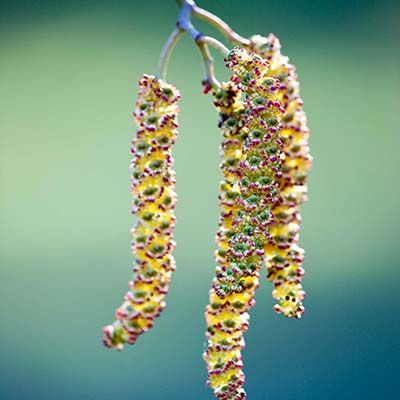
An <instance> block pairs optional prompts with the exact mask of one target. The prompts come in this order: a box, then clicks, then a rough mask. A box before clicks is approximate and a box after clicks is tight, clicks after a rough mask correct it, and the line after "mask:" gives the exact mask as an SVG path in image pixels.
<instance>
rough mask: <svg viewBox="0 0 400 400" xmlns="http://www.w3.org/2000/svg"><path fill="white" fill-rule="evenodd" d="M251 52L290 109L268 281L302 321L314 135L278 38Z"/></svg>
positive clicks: (256, 44) (281, 309)
mask: <svg viewBox="0 0 400 400" xmlns="http://www.w3.org/2000/svg"><path fill="white" fill-rule="evenodd" d="M250 49H251V50H252V51H254V52H256V53H257V54H259V55H260V56H261V57H263V58H264V59H266V60H268V61H269V62H270V68H271V72H272V74H273V75H274V76H276V77H277V78H278V79H279V80H280V82H281V84H280V90H279V99H280V101H281V103H282V106H283V107H284V109H285V112H284V115H283V118H282V129H281V131H280V137H281V140H282V142H283V151H284V155H285V157H284V160H283V163H282V172H283V175H282V177H281V178H279V179H278V182H279V192H280V194H279V196H278V197H277V201H276V203H275V205H274V206H273V207H272V213H273V215H274V221H273V223H272V224H271V225H270V227H269V231H270V234H271V241H270V243H269V246H268V247H267V248H266V266H267V271H268V279H269V280H270V281H271V282H273V284H274V286H275V289H274V290H273V293H272V294H273V297H274V298H275V299H276V300H277V301H278V304H276V305H275V307H274V309H275V311H276V312H277V313H282V314H283V315H285V316H286V317H295V318H300V317H301V315H302V314H303V312H304V307H303V304H302V301H303V298H304V295H305V292H304V290H303V288H302V285H301V280H302V277H303V275H304V269H303V267H302V263H303V261H304V250H303V249H302V248H301V247H299V245H298V243H299V231H300V223H301V216H300V205H301V204H302V203H304V202H305V201H306V200H307V175H308V172H309V170H310V168H311V163H312V157H311V156H310V154H309V146H308V137H309V129H308V127H307V119H306V115H305V113H304V110H303V101H302V99H301V97H300V93H299V92H300V86H299V83H298V80H297V74H296V68H295V66H294V65H292V64H290V63H289V59H288V57H285V56H283V55H282V53H281V45H280V42H279V39H278V38H277V37H276V36H274V35H273V34H270V35H268V37H262V36H259V35H256V36H253V37H252V38H251V45H250Z"/></svg>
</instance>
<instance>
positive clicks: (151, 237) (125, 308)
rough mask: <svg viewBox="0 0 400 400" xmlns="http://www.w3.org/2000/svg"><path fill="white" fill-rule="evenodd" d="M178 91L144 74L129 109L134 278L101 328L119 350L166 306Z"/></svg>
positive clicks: (170, 269) (170, 268)
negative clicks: (132, 130)
mask: <svg viewBox="0 0 400 400" xmlns="http://www.w3.org/2000/svg"><path fill="white" fill-rule="evenodd" d="M179 97H180V94H179V91H178V90H177V89H176V88H175V87H173V86H172V85H169V84H167V83H166V82H164V81H162V80H160V79H157V78H156V77H154V76H150V75H143V76H142V78H141V79H140V81H139V93H138V100H137V103H136V108H135V111H134V113H133V116H134V118H135V121H136V123H137V126H138V131H137V134H136V138H135V139H134V140H133V141H132V145H133V146H132V153H133V159H132V163H131V169H132V179H131V182H132V183H131V191H132V195H133V197H134V202H133V210H132V211H133V213H134V215H135V216H136V217H137V223H136V226H135V228H134V229H133V230H132V236H133V241H132V252H133V254H134V256H135V264H134V268H133V271H134V278H133V280H132V281H130V282H129V291H128V292H127V293H126V295H125V297H124V302H123V304H122V305H121V307H120V308H118V309H117V311H116V321H115V322H114V323H113V324H111V325H108V326H106V327H104V328H103V332H104V338H103V343H104V344H105V345H106V346H107V347H112V348H115V349H117V350H122V348H123V346H124V344H126V343H129V344H133V343H135V342H136V340H137V338H138V336H139V335H141V334H142V333H143V332H145V331H147V330H148V329H150V328H151V327H152V326H153V323H154V319H155V318H156V317H158V316H159V315H160V313H161V311H162V310H163V308H164V307H165V296H166V294H167V292H168V288H169V283H170V279H171V273H172V272H173V271H174V269H175V260H174V258H173V256H172V251H173V249H174V247H175V242H174V240H173V239H172V233H173V228H174V226H175V215H174V209H175V206H176V193H175V172H174V171H173V169H172V164H173V158H172V156H171V146H172V145H173V144H174V142H175V139H176V136H177V127H178V123H177V115H178V112H179V109H178V106H177V104H176V103H177V101H178V99H179Z"/></svg>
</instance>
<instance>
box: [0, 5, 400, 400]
mask: <svg viewBox="0 0 400 400" xmlns="http://www.w3.org/2000/svg"><path fill="white" fill-rule="evenodd" d="M198 3H199V5H201V6H203V7H205V8H208V9H210V10H211V11H213V12H215V13H217V14H219V15H221V16H222V17H223V18H225V19H226V20H227V21H228V22H229V23H230V24H231V25H232V26H233V27H235V28H237V29H238V30H239V31H240V32H241V33H242V34H243V35H250V34H253V33H257V32H260V33H268V32H274V33H275V34H276V35H278V36H279V37H280V38H281V41H282V43H283V51H284V52H285V53H286V54H288V55H290V57H291V60H292V61H293V62H294V63H296V64H297V67H298V73H299V76H300V78H301V83H302V95H303V98H304V100H305V104H306V106H305V107H306V111H307V113H308V118H309V125H310V128H311V130H312V139H311V148H312V153H313V155H314V157H315V162H314V168H313V171H312V174H311V177H310V183H309V186H310V201H309V203H308V204H307V205H306V206H304V208H303V218H304V224H303V230H302V242H301V244H302V245H303V247H305V248H306V251H307V258H306V263H305V268H306V270H307V275H306V278H305V280H304V284H305V287H306V289H307V291H308V296H307V298H306V307H307V311H306V314H305V316H304V318H303V319H301V320H300V321H294V320H285V319H284V318H283V317H281V316H277V315H275V314H274V313H273V311H272V305H273V300H272V298H271V294H270V292H271V286H270V284H269V283H267V282H266V281H264V282H263V284H262V286H261V287H260V289H259V291H258V293H257V306H256V307H255V308H254V309H253V310H252V313H251V314H252V316H251V320H252V325H251V329H250V330H249V331H248V334H247V336H246V340H247V348H246V350H245V353H244V359H245V372H246V374H247V391H248V394H249V399H253V400H256V399H257V400H264V399H271V400H273V399H280V400H294V399H296V400H303V399H304V400H306V399H307V400H308V399H324V400H330V399H332V400H333V399H337V398H340V399H343V400H347V399H377V398H383V397H384V398H385V399H387V400H389V399H397V398H398V397H397V396H398V393H399V389H398V374H399V362H400V356H399V353H400V349H399V335H400V322H399V299H398V297H399V294H398V293H399V291H398V288H399V277H400V274H399V268H400V265H399V256H398V252H399V239H398V232H399V228H398V227H399V223H400V217H399V212H398V206H399V195H400V189H399V188H400V185H399V179H398V176H399V175H398V169H399V161H400V157H399V149H400V139H399V137H400V135H399V124H398V113H399V105H400V104H399V86H400V79H399V70H400V69H399V65H400V63H399V61H400V52H399V47H398V41H399V36H400V35H399V33H400V32H399V19H400V18H399V17H400V7H399V3H398V2H396V1H395V0H393V1H384V0H381V1H378V0H348V1H345V0H336V1H333V0H329V1H317V0H308V1H297V0H280V1H274V0H271V1H265V0H262V1H261V0H260V1H256V0H254V1H247V2H243V1H228V0H224V1H222V0H221V1H217V2H216V1H212V0H199V1H198ZM176 14H177V8H176V5H175V2H174V1H173V0H163V1H161V0H147V1H137V0H130V1H113V2H111V1H102V0H96V1H94V0H85V1H78V0H69V1H67V0H65V1H62V0H59V1H45V0H36V1H34V0H13V1H11V0H9V1H2V2H1V5H0V88H1V95H0V156H1V158H0V174H1V175H0V185H1V186H0V189H1V190H0V201H1V207H0V237H1V240H0V265H1V268H0V318H1V330H0V355H1V356H0V399H1V400H14V399H26V400H36V399H40V400H46V399H58V400H64V399H68V400H70V399H74V400H86V399H88V400H89V399H91V400H94V399H95V400H111V399H118V398H124V399H130V398H131V399H142V400H153V399H165V400H172V399H174V400H176V399H186V400H192V399H193V400H199V399H212V395H211V392H210V390H209V389H208V388H206V387H205V385H204V381H205V378H206V373H205V367H204V365H203V361H202V356H201V355H202V351H203V346H204V320H203V311H204V307H205V305H206V303H207V292H208V289H209V286H210V282H211V279H212V276H213V271H214V261H213V251H214V232H215V230H216V227H217V216H218V207H217V185H218V181H219V179H220V176H219V171H218V162H219V161H218V144H219V140H220V138H219V132H218V130H217V128H216V118H217V115H216V112H215V111H214V110H213V108H212V107H211V106H210V100H211V99H210V97H209V96H208V97H207V96H204V95H202V94H201V88H200V80H201V77H202V75H203V71H202V64H201V62H200V58H199V56H198V53H197V49H196V48H195V47H194V46H193V44H192V43H191V42H190V40H189V39H188V38H185V39H184V40H182V42H181V43H180V44H179V45H178V47H177V49H176V52H175V53H174V56H173V59H172V62H171V65H170V72H169V80H170V81H171V82H173V83H175V84H176V85H177V86H178V87H179V88H180V89H181V90H182V92H183V99H182V102H181V109H182V112H181V117H180V120H181V129H180V138H179V141H178V143H177V144H176V147H175V149H174V155H175V158H176V171H177V179H178V187H177V188H178V192H179V199H180V202H179V206H178V209H177V218H178V224H177V228H176V240H177V242H178V247H177V250H176V252H175V254H176V259H177V265H178V269H177V271H176V273H175V275H174V277H173V282H172V286H171V289H170V294H169V297H168V307H167V309H166V310H165V312H164V314H163V315H162V317H161V318H160V319H158V321H157V324H156V327H155V328H154V329H153V330H152V331H151V332H149V333H148V334H146V335H144V336H142V337H141V339H140V340H139V342H138V344H137V346H135V347H133V348H126V349H125V350H124V351H123V352H122V353H116V352H114V351H111V350H108V349H105V348H103V347H102V345H101V336H102V335H101V327H102V326H103V325H104V324H107V323H109V322H110V321H111V320H112V318H113V312H114V309H115V308H116V307H117V306H118V305H119V304H120V302H121V299H122V295H123V293H124V292H125V290H126V287H127V282H128V279H129V278H130V275H131V273H130V265H131V255H130V252H129V242H130V233H129V231H130V227H131V226H132V224H133V220H132V218H131V216H130V194H129V182H128V165H129V161H130V153H129V146H130V140H131V138H132V137H133V135H134V132H135V127H134V123H133V120H132V119H131V111H132V109H133V105H134V102H135V96H136V91H137V84H136V82H137V79H138V78H139V76H140V74H141V73H142V72H149V73H153V72H155V68H156V65H157V61H158V56H159V52H160V49H161V48H162V45H163V43H164V41H165V39H166V37H167V35H168V34H169V32H170V31H171V29H172V27H173V25H174V21H175V18H176ZM198 26H199V27H201V28H202V29H204V31H206V32H208V33H214V31H213V30H212V29H208V28H206V27H205V25H204V24H198ZM216 58H217V59H218V62H217V64H218V74H219V76H224V71H223V67H222V63H221V60H220V59H219V57H218V56H217V55H216Z"/></svg>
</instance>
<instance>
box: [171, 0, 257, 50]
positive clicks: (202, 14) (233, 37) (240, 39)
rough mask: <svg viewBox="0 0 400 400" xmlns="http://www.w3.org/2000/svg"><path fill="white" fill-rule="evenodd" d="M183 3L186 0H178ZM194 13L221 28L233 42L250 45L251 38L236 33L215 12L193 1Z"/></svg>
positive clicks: (243, 45) (244, 45)
mask: <svg viewBox="0 0 400 400" xmlns="http://www.w3.org/2000/svg"><path fill="white" fill-rule="evenodd" d="M177 1H178V3H181V2H182V1H184V0H177ZM193 15H194V16H196V17H198V18H199V19H201V20H203V21H205V22H207V23H208V24H210V25H211V26H213V27H214V28H216V29H217V30H219V31H220V32H221V33H222V34H223V35H224V36H225V37H226V38H227V39H228V40H229V41H230V42H231V43H232V44H236V45H239V46H242V47H246V46H249V45H250V40H249V39H246V38H244V37H243V36H240V35H239V34H238V33H236V32H235V31H234V30H233V29H232V28H231V27H230V26H229V25H228V24H227V23H226V22H225V21H223V20H222V19H221V18H219V17H217V16H216V15H215V14H213V13H211V12H209V11H207V10H204V9H202V8H200V7H198V6H197V5H196V4H194V3H193Z"/></svg>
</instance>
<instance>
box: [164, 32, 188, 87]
mask: <svg viewBox="0 0 400 400" xmlns="http://www.w3.org/2000/svg"><path fill="white" fill-rule="evenodd" d="M184 33H185V31H183V30H181V29H179V28H178V27H176V28H175V29H174V30H173V31H172V32H171V34H170V36H169V38H168V40H167V41H166V43H165V45H164V47H163V49H162V51H161V55H160V62H159V64H158V76H159V77H160V78H161V79H165V78H166V75H167V69H168V64H169V59H170V57H171V54H172V52H173V50H174V48H175V46H176V44H177V43H178V41H179V39H180V38H181V37H182V36H183V34H184Z"/></svg>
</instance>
